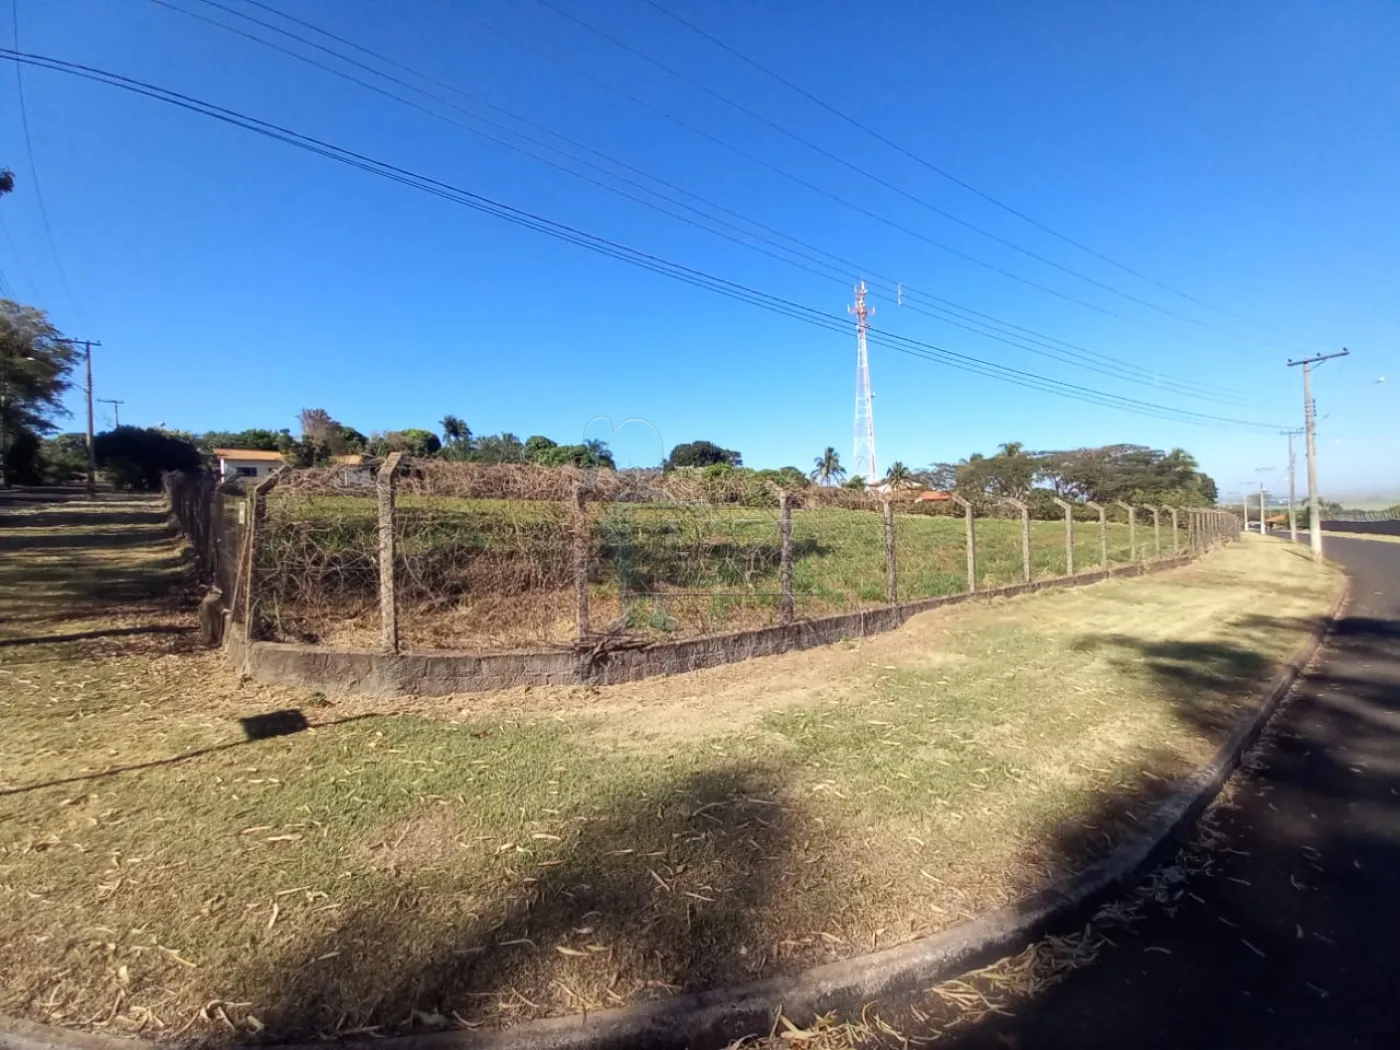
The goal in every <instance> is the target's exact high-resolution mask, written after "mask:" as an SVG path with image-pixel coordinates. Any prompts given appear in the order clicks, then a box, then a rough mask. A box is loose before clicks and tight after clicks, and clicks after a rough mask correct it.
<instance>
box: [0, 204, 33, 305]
mask: <svg viewBox="0 0 1400 1050" xmlns="http://www.w3.org/2000/svg"><path fill="white" fill-rule="evenodd" d="M0 235H3V236H4V238H5V244H6V245H8V246H9V249H10V254H11V255H13V256H14V257H15V268H16V269H18V270H19V275H20V277H22V278H23V279H24V284H25V287H27V288H28V289H29V294H30V295H31V296H33V297H34V298H35V299H37V298H38V296H37V294H36V293H35V291H34V287H35V286H34V282H33V281H32V280H30V279H29V273H28V272H27V271H26V270H25V268H24V262H23V260H21V259H20V257H19V248H17V247H16V246H15V239H14V238H13V237H11V236H10V227H9V225H8V224H7V223H6V222H5V215H4V212H3V210H0ZM10 290H11V292H12V293H13V291H14V282H10ZM10 298H11V299H13V298H16V296H15V295H13V294H11V295H10Z"/></svg>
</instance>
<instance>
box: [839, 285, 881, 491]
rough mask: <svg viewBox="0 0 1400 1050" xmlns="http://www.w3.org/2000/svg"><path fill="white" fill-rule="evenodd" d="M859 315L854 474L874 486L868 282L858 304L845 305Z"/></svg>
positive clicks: (858, 289) (876, 478)
mask: <svg viewBox="0 0 1400 1050" xmlns="http://www.w3.org/2000/svg"><path fill="white" fill-rule="evenodd" d="M846 311H847V312H848V313H852V314H854V315H855V318H856V433H855V448H854V449H853V450H852V457H853V458H852V463H851V474H852V476H854V477H861V476H864V477H865V483H866V484H867V485H875V484H876V483H878V482H879V480H880V476H879V475H878V474H877V473H876V472H875V470H876V468H875V404H874V398H875V395H874V394H872V393H871V392H870V352H869V350H868V349H867V348H866V343H865V333H866V328H867V325H868V319H869V317H870V316H871V315H872V314H873V313H875V309H874V307H868V306H866V305H865V282H864V281H861V282H860V284H858V285H856V304H855V306H848V307H846Z"/></svg>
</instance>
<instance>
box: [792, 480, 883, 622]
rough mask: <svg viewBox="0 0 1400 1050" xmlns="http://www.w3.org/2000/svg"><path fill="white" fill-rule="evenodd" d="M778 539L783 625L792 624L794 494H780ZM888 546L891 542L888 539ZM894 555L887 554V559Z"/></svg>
mask: <svg viewBox="0 0 1400 1050" xmlns="http://www.w3.org/2000/svg"><path fill="white" fill-rule="evenodd" d="M893 525H894V523H893V521H887V522H886V524H885V530H886V534H887V536H888V532H889V530H890V529H891V528H892V527H893ZM778 538H779V541H780V542H781V544H782V550H781V552H780V553H779V555H778V586H779V588H780V589H781V590H782V592H783V593H782V605H781V607H780V613H779V619H780V621H781V622H782V623H783V624H789V623H792V617H793V601H792V493H791V492H779V493H778ZM885 542H886V545H888V543H889V540H888V538H887V539H886V541H885ZM891 556H892V555H889V554H886V557H891Z"/></svg>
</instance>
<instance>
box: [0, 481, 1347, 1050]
mask: <svg viewBox="0 0 1400 1050" xmlns="http://www.w3.org/2000/svg"><path fill="white" fill-rule="evenodd" d="M150 512H151V508H150V506H149V505H144V504H129V505H124V504H108V505H98V506H96V507H93V508H83V507H81V506H69V507H66V508H64V509H63V510H62V511H54V510H52V509H45V508H34V509H29V510H23V509H22V510H18V511H12V512H9V513H5V514H0V547H3V548H4V549H5V555H6V556H5V558H4V560H3V561H2V562H0V596H3V597H0V613H3V615H4V621H3V625H0V697H3V700H0V741H3V745H2V746H3V750H0V1012H5V1013H12V1014H20V1015H25V1016H28V1017H31V1018H33V1019H36V1020H41V1021H48V1022H52V1023H59V1024H66V1025H74V1026H80V1027H90V1028H102V1029H109V1030H115V1031H121V1032H141V1033H143V1034H145V1035H148V1036H156V1037H167V1038H169V1037H175V1036H177V1035H178V1036H181V1037H192V1036H199V1037H203V1038H208V1039H232V1038H235V1037H237V1038H250V1037H254V1036H256V1035H258V1034H259V1033H261V1034H262V1035H263V1036H264V1037H276V1038H281V1039H288V1038H297V1037H314V1036H316V1035H318V1034H327V1035H347V1034H350V1033H356V1032H358V1033H366V1032H368V1033H373V1034H387V1033H392V1032H400V1031H407V1030H427V1029H435V1028H442V1027H446V1026H455V1025H476V1024H488V1025H496V1024H509V1023H512V1022H515V1021H518V1020H523V1019H526V1018H529V1017H534V1016H540V1015H545V1014H553V1013H565V1012H572V1011H579V1010H583V1009H597V1008H601V1007H605V1006H610V1005H618V1004H621V1003H627V1002H636V1001H640V1000H644V999H647V998H651V997H656V996H661V995H667V994H672V993H674V992H676V991H679V990H689V989H695V988H702V987H708V986H712V985H716V984H721V983H729V982H735V981H740V980H744V979H746V978H749V977H755V976H759V975H764V974H771V973H776V972H785V971H791V970H795V969H798V968H800V967H803V966H807V965H811V964H813V963H817V962H821V961H825V960H829V959H832V958H839V957H844V956H851V955H855V954H859V953H862V952H866V951H870V950H872V949H875V948H880V947H886V946H889V945H891V944H894V943H898V942H900V941H903V940H907V939H909V938H911V937H915V936H918V935H920V934H923V933H928V932H932V931H935V930H938V929H941V928H944V927H946V926H948V925H950V924H952V923H955V922H957V921H959V920H960V919H963V918H966V917H968V916H970V915H972V914H975V913H976V912H978V911H980V910H982V909H984V908H987V907H990V906H994V905H996V904H1000V903H1004V902H1006V901H1008V900H1011V899H1013V898H1014V897H1015V896H1017V895H1018V894H1020V893H1022V892H1024V891H1025V889H1026V888H1027V887H1028V886H1031V885H1033V884H1036V883H1038V882H1039V881H1040V880H1041V879H1043V878H1045V877H1046V876H1047V875H1050V874H1052V873H1058V872H1063V871H1067V870H1073V869H1077V868H1079V867H1081V866H1083V865H1084V864H1086V863H1088V862H1090V861H1091V860H1092V859H1094V858H1095V857H1097V856H1099V855H1101V853H1102V851H1103V850H1104V849H1105V848H1106V846H1107V845H1108V844H1110V843H1111V842H1113V841H1116V840H1117V838H1118V837H1120V836H1121V835H1122V833H1123V831H1124V829H1127V828H1131V827H1132V826H1133V821H1134V813H1135V811H1136V810H1137V809H1139V808H1140V807H1142V806H1145V805H1149V804H1151V802H1152V800H1153V798H1154V797H1155V796H1156V795H1157V794H1158V793H1159V792H1160V791H1161V790H1163V787H1164V785H1165V784H1167V783H1168V782H1169V781H1170V780H1171V778H1172V777H1174V776H1176V775H1178V774H1180V773H1181V772H1183V771H1184V770H1186V769H1188V768H1190V767H1192V766H1194V765H1196V764H1199V763H1200V762H1201V761H1202V760H1203V759H1204V758H1206V757H1207V756H1208V755H1209V754H1210V752H1211V750H1212V749H1213V747H1214V746H1215V744H1216V742H1217V741H1218V740H1219V738H1220V737H1221V735H1222V734H1223V732H1224V731H1225V730H1226V727H1228V726H1229V725H1230V724H1232V723H1233V721H1234V720H1235V718H1237V717H1238V715H1239V714H1240V713H1241V711H1242V710H1243V709H1244V708H1245V707H1247V706H1248V705H1249V704H1251V703H1253V702H1254V700H1255V698H1256V695H1257V689H1258V686H1259V684H1260V683H1261V682H1262V681H1264V680H1265V679H1266V678H1267V677H1268V675H1269V674H1270V673H1271V672H1272V670H1273V669H1274V667H1275V665H1276V664H1277V662H1278V661H1279V660H1281V659H1283V658H1285V657H1286V656H1287V655H1288V654H1289V653H1290V652H1291V651H1292V649H1293V648H1294V646H1295V645H1296V644H1297V642H1298V640H1299V639H1300V638H1301V636H1302V634H1303V633H1304V631H1305V630H1306V629H1307V628H1308V626H1310V623H1311V620H1312V618H1314V617H1316V616H1317V615H1318V614H1319V613H1320V612H1321V611H1322V610H1323V609H1324V608H1325V606H1326V604H1327V601H1328V598H1329V596H1330V594H1331V592H1332V589H1333V587H1334V586H1335V584H1336V581H1337V576H1336V572H1335V570H1333V569H1331V568H1328V567H1314V566H1313V565H1312V564H1311V562H1310V561H1309V560H1308V559H1307V558H1306V557H1304V556H1302V555H1301V554H1300V552H1297V551H1294V550H1292V549H1290V548H1288V547H1287V546H1285V545H1282V544H1274V543H1270V542H1267V541H1259V540H1251V541H1248V542H1246V543H1243V544H1241V545H1240V546H1239V547H1236V548H1232V549H1230V550H1227V551H1223V552H1220V553H1218V554H1215V555H1212V556H1211V557H1209V558H1207V559H1205V560H1204V561H1203V562H1201V563H1198V564H1196V565H1193V566H1190V567H1188V568H1185V569H1181V570H1175V571H1173V572H1170V573H1165V574H1162V575H1159V576H1154V577H1149V578H1144V579H1139V580H1123V581H1114V582H1110V583H1106V584H1101V585H1098V586H1095V587H1092V588H1085V589H1082V590H1077V591H1064V592H1054V593H1045V594H1041V595H1036V596H1031V597H1028V598H1023V599H1014V600H1010V601H998V602H993V603H988V604H984V605H978V606H970V607H964V608H961V609H950V610H940V611H937V612H934V613H930V614H926V615H924V616H921V617H918V618H916V619H915V620H913V621H911V622H910V623H909V624H908V625H906V627H905V628H904V629H902V630H901V631H898V632H894V633H891V634H888V635H884V636H881V637H878V638H873V639H867V640H865V641H863V642H860V643H852V644H849V645H844V646H833V647H829V648H827V649H822V650H815V651H810V652H805V653H796V654H790V655H787V656H782V657H777V658H772V659H768V660H763V661H754V662H750V663H748V664H744V665H737V666H732V667H727V668H718V669H715V670H713V671H707V672H701V673H698V674H694V675H687V676H679V677H676V678H672V679H662V680H654V681H651V682H644V683H635V684H632V685H628V686H620V687H615V688H609V689H601V690H599V689H583V688H560V689H547V690H540V689H534V690H521V691H516V692H511V693H505V694H493V695H487V696H479V697H475V696H464V697H456V698H449V699H444V700H435V701H432V702H423V703H419V704H416V705H408V704H399V705H391V704H388V703H383V704H380V703H375V702H370V701H357V702H337V703H330V702H329V701H327V700H326V699H325V698H323V697H320V696H314V695H294V694H291V693H287V692H282V691H277V690H272V689H268V688H265V687H260V686H256V685H253V684H247V683H245V684H239V683H237V682H236V681H234V680H233V679H232V677H231V676H230V675H228V674H227V672H226V671H225V670H224V668H223V666H222V664H221V663H220V660H219V657H218V656H217V655H216V654H208V653H202V652H195V651H191V650H190V648H189V641H190V639H189V636H188V635H186V634H183V633H179V632H178V630H176V628H179V627H180V626H182V625H183V624H188V623H189V622H190V620H189V614H188V606H187V605H184V604H182V602H183V600H184V599H183V598H182V596H181V594H180V592H179V584H180V579H181V577H180V575H179V572H178V562H177V561H176V560H175V557H174V555H175V552H174V550H173V548H172V546H171V545H170V543H169V541H167V540H164V539H162V538H161V535H160V533H159V531H158V529H157V526H155V525H154V524H153V523H147V524H141V523H140V522H136V523H135V524H127V525H123V526H122V527H121V528H119V529H118V528H115V527H113V525H112V524H111V522H110V521H109V520H108V519H110V518H112V516H114V515H124V516H128V517H130V516H140V515H147V514H149V513H150ZM124 520H125V519H124ZM118 535H120V536H135V537H138V538H136V539H128V540H121V541H117V542H119V543H121V544H125V545H124V546H121V545H116V544H115V543H113V542H109V539H110V537H113V536H118ZM1259 608H1267V609H1268V610H1269V613H1268V615H1267V616H1265V615H1261V614H1256V613H1254V612H1252V611H1251V610H1253V609H1259ZM288 708H297V709H300V710H301V711H302V713H303V714H304V715H305V716H306V717H307V719H308V720H309V722H310V727H309V729H307V730H306V731H301V732H296V733H293V734H292V735H287V736H277V737H273V738H270V739H259V740H252V741H249V740H248V739H247V737H246V735H245V734H244V732H243V731H242V728H241V726H240V723H239V719H241V718H246V717H249V716H252V715H257V714H263V713H267V712H270V711H275V710H281V709H288Z"/></svg>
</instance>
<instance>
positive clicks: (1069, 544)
mask: <svg viewBox="0 0 1400 1050" xmlns="http://www.w3.org/2000/svg"><path fill="white" fill-rule="evenodd" d="M1050 498H1051V499H1052V500H1054V502H1055V506H1057V507H1059V508H1061V509H1062V510H1063V511H1064V512H1065V575H1066V576H1073V575H1074V504H1073V503H1069V502H1067V501H1066V500H1062V499H1060V497H1059V496H1051V497H1050Z"/></svg>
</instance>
